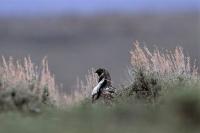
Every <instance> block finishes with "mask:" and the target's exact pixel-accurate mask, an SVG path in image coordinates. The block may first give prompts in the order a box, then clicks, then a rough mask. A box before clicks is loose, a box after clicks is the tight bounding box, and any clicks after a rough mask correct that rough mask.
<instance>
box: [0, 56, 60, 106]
mask: <svg viewBox="0 0 200 133" xmlns="http://www.w3.org/2000/svg"><path fill="white" fill-rule="evenodd" d="M0 95H1V96H0V108H1V109H13V108H20V109H22V108H26V109H30V108H32V107H31V106H32V105H36V104H37V105H39V104H41V103H42V104H51V105H56V106H57V105H58V104H59V94H58V87H57V85H56V83H55V78H54V75H53V74H51V72H50V71H49V66H48V61H47V59H46V58H44V59H43V60H42V64H41V65H40V66H37V65H35V64H33V62H32V61H31V58H30V57H25V58H24V60H23V61H19V60H14V59H13V58H12V57H9V59H8V60H6V59H5V57H2V63H1V64H0Z"/></svg>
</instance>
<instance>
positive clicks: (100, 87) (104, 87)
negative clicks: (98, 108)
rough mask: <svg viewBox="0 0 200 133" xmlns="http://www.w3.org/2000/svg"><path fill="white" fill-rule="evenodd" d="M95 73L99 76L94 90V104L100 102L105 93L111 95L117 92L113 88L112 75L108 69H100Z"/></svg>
mask: <svg viewBox="0 0 200 133" xmlns="http://www.w3.org/2000/svg"><path fill="white" fill-rule="evenodd" d="M95 73H96V74H97V75H98V84H97V85H96V86H95V87H94V89H93V90H92V94H91V95H92V102H94V101H96V100H98V99H99V98H100V96H101V95H102V94H103V93H105V94H108V95H109V94H111V93H114V92H115V88H114V87H112V82H111V76H110V73H109V72H108V71H107V70H106V69H104V68H99V69H97V70H96V71H95Z"/></svg>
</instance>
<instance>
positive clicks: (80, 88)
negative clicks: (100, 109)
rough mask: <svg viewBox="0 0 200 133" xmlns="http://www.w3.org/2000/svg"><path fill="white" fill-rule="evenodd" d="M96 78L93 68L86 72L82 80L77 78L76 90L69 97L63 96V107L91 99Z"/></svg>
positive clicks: (96, 81)
mask: <svg viewBox="0 0 200 133" xmlns="http://www.w3.org/2000/svg"><path fill="white" fill-rule="evenodd" d="M97 83H98V78H97V75H96V74H95V70H94V68H91V69H90V70H88V73H87V74H86V75H85V79H84V80H80V79H79V78H77V83H76V89H75V90H74V91H73V92H72V94H70V95H64V101H65V105H74V104H79V103H81V102H82V101H84V100H87V99H90V98H91V92H92V89H93V88H94V87H95V86H96V85H97Z"/></svg>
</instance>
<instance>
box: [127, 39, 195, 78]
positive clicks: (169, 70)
mask: <svg viewBox="0 0 200 133" xmlns="http://www.w3.org/2000/svg"><path fill="white" fill-rule="evenodd" d="M130 54H131V64H132V66H133V68H134V69H142V70H145V71H148V72H156V73H159V74H160V75H172V74H175V75H185V76H189V77H192V78H197V76H198V68H197V66H196V64H194V65H193V66H192V65H191V61H190V57H186V56H185V55H184V53H183V49H182V48H181V47H176V48H175V50H174V51H166V52H160V51H159V50H158V49H156V50H154V51H153V52H150V51H149V49H148V48H147V47H144V48H141V47H140V44H139V42H138V41H136V42H135V43H134V49H133V50H132V51H131V52H130Z"/></svg>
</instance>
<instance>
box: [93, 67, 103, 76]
mask: <svg viewBox="0 0 200 133" xmlns="http://www.w3.org/2000/svg"><path fill="white" fill-rule="evenodd" d="M104 71H105V69H103V68H99V69H97V70H96V71H95V73H96V74H97V75H98V76H101V75H102V74H103V73H104Z"/></svg>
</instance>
